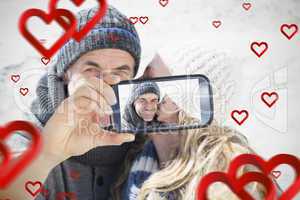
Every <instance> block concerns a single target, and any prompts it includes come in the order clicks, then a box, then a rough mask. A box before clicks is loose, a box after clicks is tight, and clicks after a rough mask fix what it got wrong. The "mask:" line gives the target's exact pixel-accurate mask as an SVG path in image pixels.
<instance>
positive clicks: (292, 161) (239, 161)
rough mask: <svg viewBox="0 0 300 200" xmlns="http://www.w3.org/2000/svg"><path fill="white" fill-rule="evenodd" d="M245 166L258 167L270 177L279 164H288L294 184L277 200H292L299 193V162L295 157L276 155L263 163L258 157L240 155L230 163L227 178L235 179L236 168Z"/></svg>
mask: <svg viewBox="0 0 300 200" xmlns="http://www.w3.org/2000/svg"><path fill="white" fill-rule="evenodd" d="M246 164H252V165H255V166H257V167H259V169H261V170H262V172H263V173H264V174H265V175H270V173H271V172H272V170H273V169H274V168H276V167H277V166H279V165H281V164H288V165H290V166H292V167H293V169H294V170H295V172H296V174H297V176H296V179H295V181H294V183H293V184H292V185H291V186H290V187H289V188H288V189H287V190H286V191H285V192H283V193H282V195H281V197H280V198H279V200H287V199H293V197H294V196H296V195H297V193H298V192H299V191H300V160H299V159H298V158H297V157H295V156H293V155H289V154H278V155H275V156H273V157H272V158H271V159H270V160H269V161H265V160H263V159H262V158H261V157H259V156H258V155H254V154H242V155H239V156H237V157H236V158H235V159H234V160H233V161H232V162H231V164H230V168H229V171H228V174H229V176H233V177H235V176H236V171H237V170H238V168H239V167H240V166H242V165H246Z"/></svg>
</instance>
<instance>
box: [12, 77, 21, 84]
mask: <svg viewBox="0 0 300 200" xmlns="http://www.w3.org/2000/svg"><path fill="white" fill-rule="evenodd" d="M20 78H21V77H20V75H11V76H10V79H11V80H12V81H13V82H15V83H17V82H18V81H19V80H20Z"/></svg>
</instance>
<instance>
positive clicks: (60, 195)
mask: <svg viewBox="0 0 300 200" xmlns="http://www.w3.org/2000/svg"><path fill="white" fill-rule="evenodd" d="M66 197H69V199H70V200H77V196H76V194H75V193H74V192H58V193H57V194H56V200H64V199H65V198H66Z"/></svg>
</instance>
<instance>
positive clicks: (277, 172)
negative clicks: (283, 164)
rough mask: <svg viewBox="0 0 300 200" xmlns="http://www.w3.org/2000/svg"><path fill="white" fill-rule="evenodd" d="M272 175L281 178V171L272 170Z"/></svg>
mask: <svg viewBox="0 0 300 200" xmlns="http://www.w3.org/2000/svg"><path fill="white" fill-rule="evenodd" d="M272 176H273V177H274V178H279V176H281V171H272Z"/></svg>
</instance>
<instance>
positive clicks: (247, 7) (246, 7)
mask: <svg viewBox="0 0 300 200" xmlns="http://www.w3.org/2000/svg"><path fill="white" fill-rule="evenodd" d="M251 7H252V4H251V3H243V8H244V9H245V10H247V11H248V10H249V9H250V8H251Z"/></svg>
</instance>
